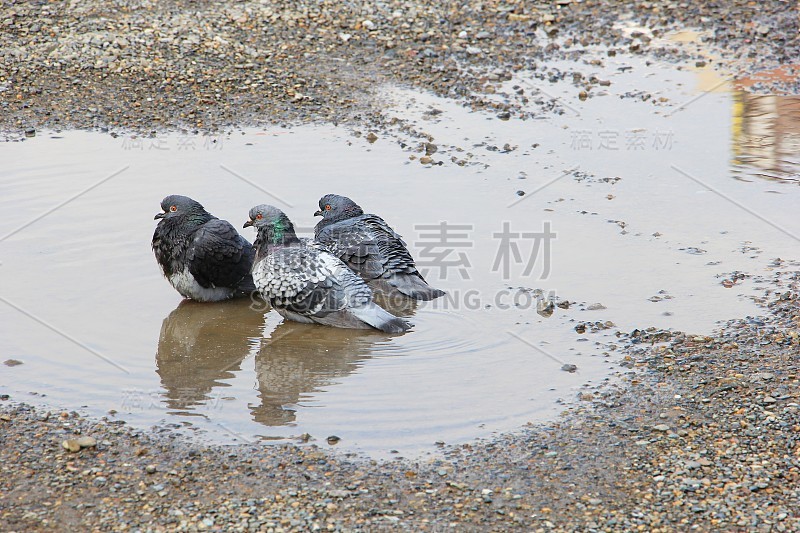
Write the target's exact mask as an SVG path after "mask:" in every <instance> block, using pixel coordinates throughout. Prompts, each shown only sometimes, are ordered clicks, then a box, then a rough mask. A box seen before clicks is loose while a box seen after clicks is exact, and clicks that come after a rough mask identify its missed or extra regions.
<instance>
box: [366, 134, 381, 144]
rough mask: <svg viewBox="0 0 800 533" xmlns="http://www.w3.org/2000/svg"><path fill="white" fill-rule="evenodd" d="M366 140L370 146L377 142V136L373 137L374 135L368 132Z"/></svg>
mask: <svg viewBox="0 0 800 533" xmlns="http://www.w3.org/2000/svg"><path fill="white" fill-rule="evenodd" d="M366 139H367V142H368V143H370V144H372V143H374V142H375V141H377V140H378V136H377V135H375V133H373V132H369V133H367V137H366Z"/></svg>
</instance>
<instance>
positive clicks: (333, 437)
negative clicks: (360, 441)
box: [325, 435, 342, 446]
mask: <svg viewBox="0 0 800 533" xmlns="http://www.w3.org/2000/svg"><path fill="white" fill-rule="evenodd" d="M325 440H326V441H327V442H328V444H330V445H331V446H333V445H335V444H338V442H339V441H340V440H342V439H341V438H339V437H337V436H336V435H331V436H330V437H328V438H327V439H325Z"/></svg>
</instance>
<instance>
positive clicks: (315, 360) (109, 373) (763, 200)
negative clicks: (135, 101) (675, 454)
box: [0, 58, 800, 457]
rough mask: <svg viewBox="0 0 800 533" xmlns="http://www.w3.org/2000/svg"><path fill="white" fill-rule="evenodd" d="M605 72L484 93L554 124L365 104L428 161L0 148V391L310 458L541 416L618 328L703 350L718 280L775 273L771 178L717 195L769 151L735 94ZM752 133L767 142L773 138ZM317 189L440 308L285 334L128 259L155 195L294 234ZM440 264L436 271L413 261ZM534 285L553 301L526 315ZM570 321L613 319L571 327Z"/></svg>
mask: <svg viewBox="0 0 800 533" xmlns="http://www.w3.org/2000/svg"><path fill="white" fill-rule="evenodd" d="M615 61H616V62H613V61H610V60H609V61H607V62H606V66H605V67H594V66H589V65H585V64H581V65H578V66H577V67H576V66H575V65H571V64H568V63H564V64H557V65H552V66H551V67H550V68H553V69H569V70H574V69H576V68H577V69H578V70H581V71H582V72H584V73H585V74H586V75H589V74H596V75H597V76H598V77H601V78H604V79H609V80H611V81H612V84H611V85H610V86H609V87H607V88H600V89H599V90H598V91H597V93H596V94H594V95H593V96H592V97H591V98H589V99H588V100H586V101H581V100H579V99H578V98H577V96H576V93H577V89H576V88H575V87H573V86H572V85H571V84H569V83H566V82H560V83H556V84H550V83H546V82H542V81H540V80H536V79H533V78H530V77H529V78H519V79H515V80H513V81H511V82H504V83H502V84H501V83H498V84H496V85H497V89H498V91H497V92H495V93H494V94H490V95H486V97H487V98H495V99H500V100H502V99H503V98H517V97H518V95H516V93H515V90H514V89H513V88H512V87H513V85H515V84H517V85H519V84H522V83H527V84H528V89H527V90H526V91H527V94H530V93H531V92H535V90H534V89H535V88H537V87H539V88H541V89H544V90H546V91H547V92H548V93H549V94H551V95H553V96H557V97H559V98H562V99H563V100H562V101H563V103H564V104H565V105H567V106H568V107H565V112H564V114H563V115H561V116H556V117H551V116H548V117H543V118H542V119H533V120H528V121H516V120H511V121H502V120H498V119H496V118H495V116H494V114H493V113H492V114H489V113H481V112H475V113H473V112H470V111H469V110H468V109H465V108H464V107H462V106H461V105H460V104H459V103H457V102H452V101H448V100H445V99H441V98H436V97H433V96H430V95H427V94H420V93H417V92H414V91H411V90H407V89H401V88H387V89H386V92H385V96H384V97H385V99H386V106H387V109H388V110H389V113H390V114H394V115H396V116H397V117H398V118H400V119H401V120H402V122H401V123H406V124H410V125H412V126H413V127H414V128H416V129H417V130H420V131H424V132H426V133H429V134H431V135H432V136H433V138H434V141H433V142H434V143H435V144H436V145H437V151H436V152H435V153H434V154H433V155H432V157H433V159H434V160H435V161H442V162H443V164H442V165H441V166H438V165H434V166H427V165H422V164H420V163H419V162H418V158H419V157H420V156H422V155H424V152H422V153H420V152H417V151H416V150H417V147H418V145H419V143H420V141H419V140H414V139H413V138H411V137H409V136H408V135H406V133H404V132H403V131H402V130H401V129H400V128H399V127H398V128H397V129H396V130H395V131H393V132H391V133H382V132H378V133H379V138H378V140H377V141H375V142H372V143H370V142H369V141H368V140H366V138H365V137H366V135H360V136H355V135H353V133H352V132H351V131H349V130H347V129H344V128H336V127H333V126H318V127H312V126H308V127H299V128H293V129H282V128H277V127H276V128H275V129H273V130H269V131H253V130H247V131H245V132H235V133H230V134H224V135H220V136H213V137H204V136H202V135H193V134H189V135H182V134H171V135H164V136H159V137H157V138H153V139H136V138H132V137H130V136H127V135H122V136H119V137H116V138H115V137H112V136H110V135H108V134H102V133H87V132H60V133H41V132H40V133H39V134H38V135H37V136H36V137H35V138H32V139H26V140H24V142H9V143H3V144H2V145H0V154H2V159H3V161H4V164H3V167H2V169H1V170H0V176H1V178H0V180H1V181H0V184H1V186H2V196H0V207H1V208H2V212H3V213H4V217H3V219H2V220H1V221H0V262H1V264H0V273H2V275H1V276H0V324H1V325H0V331H2V336H1V337H0V358H1V359H2V360H6V359H15V360H19V361H22V363H23V364H22V365H18V366H13V367H12V366H0V392H3V393H9V394H11V395H12V396H13V398H14V399H16V400H20V401H29V402H33V403H37V404H41V405H45V406H51V407H52V408H54V409H60V408H68V409H80V410H81V411H83V412H86V413H88V414H93V415H102V414H105V413H107V412H108V411H110V410H111V411H114V412H115V414H114V416H115V417H118V418H122V419H124V420H126V421H128V422H129V423H131V424H133V425H136V426H139V427H147V426H150V425H155V424H172V425H174V426H172V427H182V428H186V430H187V431H190V432H194V433H197V434H198V435H202V438H206V439H212V440H214V441H217V442H224V443H228V442H252V441H258V440H263V441H273V440H278V441H281V440H287V439H291V440H300V437H301V436H302V435H303V434H308V435H310V437H311V439H313V440H312V442H317V443H320V444H322V445H324V446H327V444H326V440H325V439H326V438H327V437H328V436H331V435H336V436H338V437H340V438H341V441H340V442H339V444H338V445H337V446H338V447H340V448H344V449H347V450H358V451H363V452H366V453H369V454H371V455H373V456H378V457H386V456H391V454H390V451H392V450H397V451H399V452H400V453H401V454H403V455H409V454H412V455H413V454H418V453H423V452H429V451H432V450H434V449H435V444H434V443H436V442H437V441H444V442H448V443H458V442H465V441H468V440H470V439H474V438H479V437H488V436H490V435H491V434H492V433H496V432H499V431H509V430H514V429H515V428H518V427H520V426H522V425H523V424H525V423H527V422H537V421H543V420H547V419H549V418H552V417H553V416H554V415H555V414H556V413H558V412H559V411H560V410H562V409H564V406H563V404H562V403H561V400H564V401H567V402H569V401H572V400H574V399H575V398H576V395H577V393H578V392H579V391H580V390H582V388H583V386H584V385H586V384H587V383H588V384H590V385H594V384H598V383H600V382H602V381H603V380H604V379H606V378H608V377H609V376H613V375H614V373H615V372H616V371H618V370H620V367H619V366H618V363H619V362H620V355H618V354H617V352H615V351H614V350H613V346H610V343H613V342H614V341H616V340H617V339H616V337H615V336H614V333H615V332H616V331H617V330H621V331H630V330H632V329H634V328H642V327H648V326H655V327H665V328H675V329H680V330H688V331H692V332H696V333H709V332H711V331H712V330H713V327H714V325H715V323H716V322H717V321H720V320H724V319H727V318H732V317H738V316H744V315H747V314H754V313H756V312H757V309H756V308H755V306H754V305H753V304H752V302H751V300H750V295H752V294H753V293H754V287H753V286H752V284H751V283H750V282H749V281H748V280H744V281H742V282H739V283H737V284H736V285H735V286H734V287H733V288H725V287H724V286H723V285H722V284H721V281H722V280H723V279H726V278H727V277H729V275H730V273H732V272H734V271H743V272H748V273H757V274H758V273H760V274H763V273H765V272H767V271H769V269H770V268H771V267H770V266H769V265H770V263H771V261H772V260H773V259H774V258H775V257H782V258H784V259H796V258H797V253H796V250H797V241H796V239H795V237H794V236H795V235H797V234H800V226H799V225H798V221H797V219H796V216H795V214H796V210H797V207H798V205H799V204H798V198H800V196H798V195H799V194H800V193H799V192H798V188H797V186H796V183H795V182H793V181H792V180H791V179H782V180H780V181H769V180H763V179H750V180H749V181H742V180H737V179H732V178H733V177H735V176H738V175H741V173H742V169H743V168H744V169H751V170H753V175H754V176H758V174H759V171H758V169H760V168H762V166H761V165H760V163H759V162H760V161H763V160H766V159H768V158H769V157H771V156H769V155H767V156H764V157H761V156H760V155H759V154H760V153H761V152H756V151H753V150H752V149H749V148H747V146H748V144H747V143H748V142H749V141H746V140H745V139H746V138H747V137H746V136H744V135H742V134H740V133H737V132H744V131H752V128H753V127H754V126H753V123H752V122H753V118H752V116H753V114H752V113H744V112H742V109H743V106H742V105H741V102H742V101H744V100H747V101H748V102H751V104H752V105H756V103H753V102H752V99H753V97H745V96H743V95H732V94H731V93H729V92H721V93H720V92H713V93H710V94H706V95H705V96H702V97H701V98H699V99H697V97H698V95H699V94H702V93H698V92H697V90H696V86H695V84H696V78H695V76H696V75H695V74H693V73H690V72H679V71H676V70H674V69H673V68H667V67H659V66H649V67H648V66H646V65H644V64H643V63H640V62H637V61H636V60H634V59H631V58H617V59H616V60H615ZM630 65H633V69H632V70H626V71H620V70H618V69H617V68H618V67H619V66H630ZM570 79H571V78H570ZM530 86H532V87H533V89H532V88H530ZM639 91H649V92H651V93H653V92H657V95H656V99H657V98H659V97H662V96H663V97H664V98H667V101H666V102H657V103H656V104H654V103H652V100H648V101H642V99H641V98H640V97H639V96H636V95H638V94H639ZM503 93H505V94H506V95H505V96H504V95H503ZM625 94H628V95H629V96H627V97H623V98H621V97H620V95H625ZM632 94H633V96H630V95H632ZM509 95H510V96H509ZM686 102H690V103H689V104H686ZM771 109H774V112H775V113H776V114H777V117H779V119H780V120H784V119H786V120H788V121H793V122H792V123H793V124H794V125H793V126H782V128H783V129H782V130H781V131H794V130H792V128H796V124H797V123H796V118H791V117H786V116H784V115H783V112H782V110H783V109H784V107H783V106H773V107H772V108H771ZM433 110H435V111H433ZM432 111H433V112H432ZM791 116H792V117H794V115H791ZM776 120H778V119H776ZM748 128H750V129H748ZM761 131H763V132H767V133H766V134H765V135H766V137H762V142H764V143H767V144H769V142H770V137H769V132H770V131H777V129H775V128H773V129H770V128H762V130H761ZM364 133H366V132H364ZM642 135H643V136H644V139H645V141H644V144H642V143H641V140H640V138H641V137H642ZM614 139H616V143H617V144H616V149H614V148H612V146H613V145H609V144H608V143H609V142H611V141H612V140H614ZM731 139H733V140H734V142H733V145H732V143H731ZM401 142H402V143H405V144H406V146H405V147H404V146H403V145H401V144H400V143H401ZM629 142H630V143H631V144H630V145H628V144H626V143H629ZM773 142H776V143H777V141H773ZM506 145H508V146H506ZM534 145H536V146H534ZM781 146H786V144H785V143H783V141H782V142H781ZM747 150H749V151H747ZM745 151H747V153H748V154H749V156H748V157H747V158H743V157H742V155H741V154H742V153H744V152H745ZM782 153H783V152H782ZM410 156H414V157H415V159H409V157H410ZM453 157H454V158H455V159H456V161H459V160H461V161H463V162H464V164H463V166H461V165H459V164H457V163H454V162H452V161H451V158H453ZM771 166H772V167H774V165H771ZM569 169H576V170H574V171H572V172H566V171H568V170H569ZM734 170H735V171H734ZM792 172H794V170H792V169H791V168H790V169H789V170H788V171H784V174H787V173H788V174H791V173H792ZM784 177H786V176H784ZM520 190H521V191H525V192H526V193H527V194H525V195H524V196H519V195H518V194H517V191H520ZM329 192H336V193H340V194H345V195H348V196H351V197H353V198H354V199H356V201H357V202H359V203H360V204H361V205H362V206H363V207H364V208H365V209H366V210H368V211H371V212H375V213H378V214H380V215H381V216H383V217H384V218H385V219H386V220H387V221H389V222H390V223H391V224H392V225H393V226H394V227H395V229H396V230H397V231H398V232H400V233H401V234H403V235H404V236H405V238H406V241H407V242H408V243H409V246H410V248H411V249H412V251H413V253H414V254H415V255H416V256H417V257H420V258H422V259H421V261H420V263H421V264H422V265H423V266H425V265H427V268H428V269H429V270H430V272H429V276H428V277H429V280H430V281H431V283H432V284H433V285H436V286H438V287H441V288H443V289H445V290H447V291H448V292H449V297H448V298H447V299H441V300H437V301H435V302H431V303H426V304H421V305H419V306H416V308H414V306H411V308H408V309H403V310H399V311H402V314H404V315H405V316H407V317H408V319H409V320H410V321H411V322H412V323H413V324H414V328H413V330H412V331H410V332H408V333H406V334H404V335H395V336H390V335H385V334H381V333H376V332H365V331H348V330H336V329H331V328H325V327H318V326H309V325H302V324H294V323H284V322H283V321H282V319H281V318H280V317H279V316H278V315H277V314H276V313H275V312H272V311H267V312H263V311H254V310H253V309H251V307H250V302H249V301H235V302H225V303H220V304H196V303H193V302H182V301H181V299H180V297H179V296H178V294H177V293H176V292H175V291H174V290H172V288H171V287H170V286H169V284H168V283H167V282H166V281H165V280H164V279H163V277H162V276H161V274H160V271H159V270H158V267H157V265H156V263H155V260H154V258H153V255H152V251H151V250H150V237H151V235H152V231H153V228H154V224H155V223H154V222H153V219H152V218H153V215H154V214H155V213H156V212H157V211H158V210H159V207H158V204H159V201H160V200H161V198H162V197H164V196H165V195H167V194H171V193H180V194H186V195H189V196H192V197H194V198H196V199H198V200H200V201H201V202H202V203H203V204H204V205H205V206H206V208H207V209H208V210H209V211H210V212H212V213H213V214H215V215H217V216H219V217H220V218H225V219H227V220H230V221H231V222H232V223H233V224H234V225H236V226H237V227H238V226H241V223H242V222H244V220H245V218H246V214H247V211H248V209H249V208H250V207H251V206H252V205H254V204H256V203H262V202H266V203H274V204H275V205H278V206H279V207H281V208H282V209H284V210H285V211H286V212H287V213H288V214H289V216H290V217H291V218H292V219H293V220H294V221H295V224H296V225H297V226H298V227H300V228H304V229H305V231H306V233H308V232H309V231H310V228H311V227H312V226H313V224H314V222H315V220H314V218H313V216H312V214H313V212H314V210H315V209H316V208H317V207H316V203H317V199H318V198H319V197H320V196H321V195H322V194H325V193H329ZM442 222H445V223H446V224H450V225H451V227H450V230H451V231H450V233H449V234H448V238H447V239H444V238H443V237H442V234H441V223H442ZM545 222H547V223H549V224H550V229H551V230H552V231H553V232H555V233H556V238H555V239H554V240H553V241H552V243H551V246H552V247H551V253H550V255H549V260H548V261H545V260H544V255H543V254H542V253H541V252H542V251H541V250H540V255H537V256H533V253H532V252H533V250H532V246H533V241H532V240H531V239H527V240H526V239H518V240H514V243H515V244H516V245H517V246H518V253H519V256H520V260H516V259H515V256H514V253H513V250H511V249H510V248H503V249H505V250H506V251H508V255H507V256H505V257H506V258H508V260H509V261H508V264H507V265H505V266H507V267H508V268H507V269H506V270H507V272H504V268H503V265H502V261H501V262H500V264H496V263H497V262H498V250H500V249H501V248H502V247H501V241H500V239H499V238H498V237H497V236H496V234H500V233H503V228H504V224H506V226H505V227H506V229H508V230H510V232H511V233H514V232H516V233H532V232H541V231H543V229H544V228H545V226H544V223H545ZM452 225H461V226H462V227H461V228H460V229H458V228H455V229H454V228H453V227H452ZM421 226H428V227H427V228H425V227H421ZM436 227H438V228H439V230H437V229H436ZM243 234H244V235H245V236H246V237H247V238H249V239H252V237H253V235H252V234H251V233H249V232H248V231H244V230H243ZM431 235H434V236H435V237H436V238H431ZM437 252H441V253H445V254H446V256H445V258H444V259H445V262H446V265H445V267H442V268H439V266H440V264H431V263H435V261H431V259H430V257H431V254H434V255H435V254H436V253H437ZM529 259H530V261H528V260H529ZM448 261H449V262H450V263H447V262H448ZM467 263H468V264H467ZM529 263H530V264H531V266H532V268H531V271H530V272H527V273H526V272H525V268H526V267H527V266H528V265H529ZM494 266H498V268H496V269H493V267H494ZM532 289H541V290H542V291H544V293H545V294H548V295H554V296H555V297H557V298H558V299H559V300H568V301H570V302H573V305H571V306H570V307H569V308H568V309H562V308H560V307H556V308H555V309H554V312H553V314H552V316H549V317H545V316H543V315H541V314H538V313H537V312H536V305H535V303H536V302H535V298H534V297H533V296H532ZM595 303H600V304H602V306H600V308H599V309H594V310H589V307H590V306H591V304H595ZM593 307H598V306H593ZM545 314H546V313H545ZM584 321H591V322H597V321H600V322H605V321H612V322H613V323H614V326H613V327H611V328H610V329H607V330H602V331H600V332H598V333H586V334H583V335H580V334H578V333H576V331H575V329H574V328H575V326H576V325H577V324H578V323H580V322H584ZM564 363H571V364H575V365H577V367H578V371H577V372H575V373H569V372H564V371H562V370H561V367H562V365H563V364H564Z"/></svg>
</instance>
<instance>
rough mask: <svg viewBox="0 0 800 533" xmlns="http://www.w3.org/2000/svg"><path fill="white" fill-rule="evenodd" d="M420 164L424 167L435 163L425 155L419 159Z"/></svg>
mask: <svg viewBox="0 0 800 533" xmlns="http://www.w3.org/2000/svg"><path fill="white" fill-rule="evenodd" d="M419 162H420V163H422V164H423V165H430V164H432V163H433V159H431V158H430V157H428V156H427V155H423V156H422V157H420V158H419Z"/></svg>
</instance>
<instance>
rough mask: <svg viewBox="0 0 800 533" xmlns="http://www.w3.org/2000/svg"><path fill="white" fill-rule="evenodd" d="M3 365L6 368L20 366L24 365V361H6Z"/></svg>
mask: <svg viewBox="0 0 800 533" xmlns="http://www.w3.org/2000/svg"><path fill="white" fill-rule="evenodd" d="M3 364H4V365H6V366H19V365H21V364H22V361H20V360H18V359H6V360H5V361H3Z"/></svg>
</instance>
